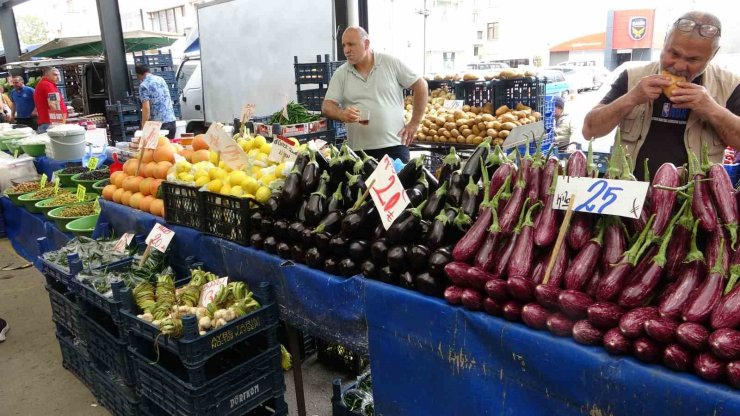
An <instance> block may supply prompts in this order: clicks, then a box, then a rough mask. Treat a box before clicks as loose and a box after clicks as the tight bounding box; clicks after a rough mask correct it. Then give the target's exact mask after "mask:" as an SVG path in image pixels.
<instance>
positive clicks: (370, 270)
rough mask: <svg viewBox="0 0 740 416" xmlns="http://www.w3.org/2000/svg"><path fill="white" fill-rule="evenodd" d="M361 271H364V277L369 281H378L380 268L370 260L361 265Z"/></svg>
mask: <svg viewBox="0 0 740 416" xmlns="http://www.w3.org/2000/svg"><path fill="white" fill-rule="evenodd" d="M360 270H362V275H363V276H365V277H367V278H368V279H377V277H378V267H377V266H375V263H373V262H372V261H370V260H368V261H365V262H363V263H362V264H361V265H360Z"/></svg>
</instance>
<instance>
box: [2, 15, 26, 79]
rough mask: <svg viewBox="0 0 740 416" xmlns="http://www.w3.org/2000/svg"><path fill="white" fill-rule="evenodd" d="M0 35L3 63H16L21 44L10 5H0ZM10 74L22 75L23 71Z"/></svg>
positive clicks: (17, 70)
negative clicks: (3, 50)
mask: <svg viewBox="0 0 740 416" xmlns="http://www.w3.org/2000/svg"><path fill="white" fill-rule="evenodd" d="M0 33H1V34H2V36H3V47H4V48H5V62H18V61H19V60H20V57H21V44H20V42H19V41H18V28H17V27H16V25H15V14H13V5H12V4H11V3H3V4H2V5H0ZM10 73H12V74H13V75H19V74H22V73H23V70H22V69H14V70H11V71H10Z"/></svg>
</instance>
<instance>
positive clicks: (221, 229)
mask: <svg viewBox="0 0 740 416" xmlns="http://www.w3.org/2000/svg"><path fill="white" fill-rule="evenodd" d="M249 205H250V199H247V198H239V197H236V196H225V195H221V194H216V193H213V192H203V228H202V231H203V232H205V233H207V234H211V235H215V236H216V237H221V238H225V239H227V240H231V241H234V242H237V243H239V244H242V245H248V243H249V235H250V233H249V216H250V211H251V210H250V206H249Z"/></svg>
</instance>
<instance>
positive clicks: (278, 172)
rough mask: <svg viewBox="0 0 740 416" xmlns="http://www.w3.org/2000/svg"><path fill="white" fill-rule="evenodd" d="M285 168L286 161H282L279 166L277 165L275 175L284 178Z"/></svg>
mask: <svg viewBox="0 0 740 416" xmlns="http://www.w3.org/2000/svg"><path fill="white" fill-rule="evenodd" d="M284 170H285V162H280V163H279V164H278V165H277V166H275V176H276V177H278V178H282V177H283V176H285V175H284V174H283V171H284Z"/></svg>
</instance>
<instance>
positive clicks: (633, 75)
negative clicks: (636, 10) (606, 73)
mask: <svg viewBox="0 0 740 416" xmlns="http://www.w3.org/2000/svg"><path fill="white" fill-rule="evenodd" d="M721 34H722V24H721V23H720V21H719V19H718V18H717V17H716V16H714V15H711V14H709V13H704V12H696V11H695V12H689V13H686V14H684V15H683V16H681V17H679V18H678V19H677V20H676V21H675V22H674V23H673V26H671V28H670V30H669V31H668V34H667V35H666V39H665V44H664V46H663V50H662V51H661V53H660V61H659V62H652V63H649V64H647V65H644V66H640V67H636V68H633V69H628V70H626V71H624V72H623V73H622V74H621V75H620V76H619V78H617V80H616V81H615V82H614V84H613V85H612V88H611V90H610V91H609V92H608V93H607V95H606V96H605V97H604V99H603V100H602V101H601V103H599V104H598V105H597V106H596V107H594V108H593V109H592V110H591V111H590V112H589V113H588V114H587V115H586V119H585V120H584V124H583V136H584V137H585V138H587V139H588V138H596V137H601V136H604V135H606V134H607V133H609V132H610V131H612V130H613V129H614V128H615V127H617V126H619V127H620V129H621V134H622V144H623V145H624V146H625V147H626V149H627V153H628V154H630V155H631V156H632V160H633V161H635V172H634V173H635V176H636V177H637V178H638V179H639V180H642V179H643V177H644V173H645V172H644V168H643V166H644V164H645V159H647V160H648V166H649V170H650V176H651V177H652V175H654V174H655V172H656V171H657V170H658V168H659V167H660V165H662V164H663V163H665V162H670V163H673V164H675V165H676V166H680V165H683V164H685V163H687V161H688V152H694V153H695V154H697V155H699V154H700V152H701V146H702V143H706V144H707V145H708V146H709V157H710V159H711V160H712V161H713V162H721V161H722V157H723V154H724V149H725V147H727V146H732V147H734V148H740V117H738V115H740V89H739V88H738V85H740V76H738V75H736V74H734V73H731V72H729V71H726V70H723V69H721V68H719V67H717V66H715V65H713V64H710V63H709V62H710V61H711V60H712V58H714V56H715V55H716V53H717V51H718V50H719V41H720V36H721ZM664 71H666V72H664ZM668 74H673V75H676V76H679V77H684V78H685V80H686V81H685V82H675V89H674V90H673V91H672V92H670V91H669V92H668V94H669V95H670V97H668V96H666V93H664V88H665V87H668V86H670V85H671V83H672V81H671V77H670V76H669V75H668Z"/></svg>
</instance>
